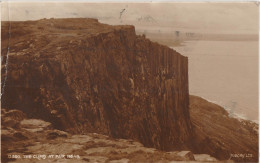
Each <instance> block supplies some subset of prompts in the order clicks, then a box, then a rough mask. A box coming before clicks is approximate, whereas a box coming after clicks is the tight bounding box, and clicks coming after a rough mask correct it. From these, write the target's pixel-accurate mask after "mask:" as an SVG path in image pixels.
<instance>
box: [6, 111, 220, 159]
mask: <svg viewBox="0 0 260 163" xmlns="http://www.w3.org/2000/svg"><path fill="white" fill-rule="evenodd" d="M8 118H9V117H7V116H6V115H5V114H2V119H3V120H6V119H8ZM195 159H197V160H198V161H200V162H201V161H217V160H216V159H215V158H214V159H212V157H210V156H206V157H205V156H204V155H193V153H192V152H190V151H173V152H162V151H159V150H157V149H154V148H146V147H144V146H143V145H142V144H141V143H139V142H136V141H133V140H127V139H113V138H110V137H108V136H104V135H100V134H95V133H89V134H85V135H71V134H69V133H67V132H64V131H60V130H56V129H53V128H52V125H51V124H50V123H49V122H45V121H42V120H37V119H23V120H22V119H21V121H19V125H18V126H16V128H13V127H2V162H19V163H23V162H43V163H44V162H111V163H115V162H118V163H121V162H126V163H127V162H171V161H193V162H196V160H195ZM210 159H211V160H210Z"/></svg>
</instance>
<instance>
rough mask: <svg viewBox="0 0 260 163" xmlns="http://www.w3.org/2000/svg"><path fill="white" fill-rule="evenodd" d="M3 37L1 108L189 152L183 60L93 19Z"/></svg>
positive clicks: (8, 29)
mask: <svg viewBox="0 0 260 163" xmlns="http://www.w3.org/2000/svg"><path fill="white" fill-rule="evenodd" d="M2 33H3V34H2V57H3V62H2V63H3V65H2V76H1V77H2V78H1V80H2V83H3V84H2V94H3V96H2V107H4V108H6V109H17V110H21V111H23V112H24V113H26V115H28V117H29V118H40V119H43V120H45V121H48V122H51V123H52V124H53V125H54V127H55V128H56V129H60V130H64V131H68V132H70V133H74V134H76V133H77V134H84V133H90V132H96V133H100V134H106V135H109V136H111V137H114V138H131V139H134V140H137V141H140V142H141V143H143V144H144V145H145V146H147V147H155V148H158V149H161V150H178V149H187V148H188V147H189V146H191V143H190V142H191V141H190V140H191V136H192V127H191V121H190V117H189V91H188V59H187V57H184V56H182V55H180V54H179V53H177V52H176V51H174V50H172V49H170V48H168V47H166V46H162V45H159V44H157V43H154V42H151V41H150V40H148V39H146V38H145V36H137V35H136V34H135V29H134V26H109V25H105V24H101V23H99V22H98V21H97V20H95V19H48V20H47V19H43V20H39V21H26V22H3V23H2ZM9 36H10V37H9ZM6 54H7V55H6ZM5 63H7V64H5Z"/></svg>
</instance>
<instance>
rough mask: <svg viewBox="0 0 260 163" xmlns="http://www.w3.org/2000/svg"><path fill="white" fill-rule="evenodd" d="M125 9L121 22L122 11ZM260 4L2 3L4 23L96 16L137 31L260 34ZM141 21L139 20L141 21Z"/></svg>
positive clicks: (101, 19) (102, 20) (105, 21)
mask: <svg viewBox="0 0 260 163" xmlns="http://www.w3.org/2000/svg"><path fill="white" fill-rule="evenodd" d="M123 9H125V11H124V12H123V14H122V16H121V19H120V18H119V17H120V11H122V10H123ZM258 9H259V7H258V5H257V4H256V3H254V2H251V3H249V2H247V3H245V2H244V3H235V2H233V3H212V2H211V3H207V2H204V3H180V2H179V3H177V2H175V3H128V4H126V3H61V2H47V3H46V2H45V3H43V2H38V3H32V2H30V3H29V2H27V3H25V2H23V3H21V2H12V3H6V2H5V3H3V2H2V20H18V21H20V20H36V19H41V18H52V17H54V18H66V17H84V18H85V17H93V18H98V19H99V20H100V22H104V23H110V24H133V25H135V26H136V27H137V28H147V27H148V26H149V29H150V28H154V29H158V28H161V29H164V30H169V29H172V28H175V29H178V28H180V29H186V30H188V31H189V30H190V31H194V32H197V31H203V32H205V33H258V30H259V27H258V22H259V18H258ZM138 20H139V21H138Z"/></svg>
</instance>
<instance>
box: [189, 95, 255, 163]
mask: <svg viewBox="0 0 260 163" xmlns="http://www.w3.org/2000/svg"><path fill="white" fill-rule="evenodd" d="M190 114H191V115H190V116H191V120H192V123H193V125H194V129H195V137H194V142H195V143H196V145H195V147H196V148H195V149H194V151H196V153H207V154H210V155H211V156H214V157H216V158H218V159H219V160H225V159H232V160H235V161H241V162H244V161H246V162H258V124H256V123H254V122H251V121H246V120H239V119H235V118H230V117H229V115H228V112H227V111H226V110H225V109H224V108H222V107H220V106H219V105H216V104H213V103H211V102H208V101H206V100H204V99H202V98H200V97H197V96H190Z"/></svg>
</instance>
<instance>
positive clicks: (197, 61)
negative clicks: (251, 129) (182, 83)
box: [172, 40, 259, 123]
mask: <svg viewBox="0 0 260 163" xmlns="http://www.w3.org/2000/svg"><path fill="white" fill-rule="evenodd" d="M172 48H173V49H174V50H176V51H177V52H179V53H181V54H182V55H184V56H187V57H188V61H189V92H190V94H192V95H197V96H200V97H202V98H204V99H206V100H208V101H211V102H214V103H216V104H218V105H220V106H222V107H224V108H225V109H226V110H227V111H228V112H229V115H230V116H231V117H236V118H240V119H247V120H251V121H254V122H257V123H258V100H259V97H258V90H259V89H258V83H259V82H258V75H259V72H258V64H259V59H258V41H202V40H194V41H186V42H184V43H183V45H182V46H178V47H172Z"/></svg>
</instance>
